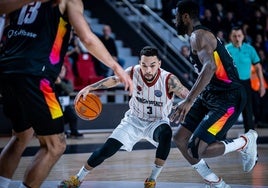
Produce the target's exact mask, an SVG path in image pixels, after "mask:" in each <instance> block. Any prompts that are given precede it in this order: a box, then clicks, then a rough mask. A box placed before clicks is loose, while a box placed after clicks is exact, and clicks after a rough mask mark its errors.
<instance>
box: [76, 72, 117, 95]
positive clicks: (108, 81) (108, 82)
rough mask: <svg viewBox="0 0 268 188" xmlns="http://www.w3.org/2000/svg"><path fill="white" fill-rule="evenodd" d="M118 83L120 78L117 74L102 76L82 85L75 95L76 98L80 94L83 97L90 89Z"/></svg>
mask: <svg viewBox="0 0 268 188" xmlns="http://www.w3.org/2000/svg"><path fill="white" fill-rule="evenodd" d="M119 83H120V80H119V78H118V77H117V76H110V77H107V78H104V79H102V80H100V81H98V82H96V83H94V84H91V85H88V86H86V87H84V88H83V89H82V90H81V91H79V93H78V94H77V96H76V99H79V98H80V96H83V98H85V97H86V95H87V94H88V93H90V92H91V91H95V90H99V89H108V88H112V87H115V86H117V85H119ZM76 99H75V100H76Z"/></svg>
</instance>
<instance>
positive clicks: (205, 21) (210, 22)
mask: <svg viewBox="0 0 268 188" xmlns="http://www.w3.org/2000/svg"><path fill="white" fill-rule="evenodd" d="M200 21H201V23H202V25H204V26H206V27H207V28H209V29H210V30H211V31H212V32H213V33H214V34H216V33H217V31H218V29H219V22H218V20H217V17H215V16H213V15H212V13H211V10H210V9H205V12H204V17H203V18H201V20H200Z"/></svg>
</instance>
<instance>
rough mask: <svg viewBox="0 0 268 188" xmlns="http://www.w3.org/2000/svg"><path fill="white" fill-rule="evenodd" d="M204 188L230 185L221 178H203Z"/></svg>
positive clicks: (225, 187) (229, 187) (221, 187)
mask: <svg viewBox="0 0 268 188" xmlns="http://www.w3.org/2000/svg"><path fill="white" fill-rule="evenodd" d="M205 188H231V186H230V185H228V184H226V183H225V182H224V181H223V179H222V178H220V179H219V181H217V182H212V181H208V180H205Z"/></svg>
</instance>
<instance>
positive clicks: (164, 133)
mask: <svg viewBox="0 0 268 188" xmlns="http://www.w3.org/2000/svg"><path fill="white" fill-rule="evenodd" d="M159 137H160V140H162V139H163V140H166V141H167V140H170V141H171V138H172V130H171V128H170V127H167V128H165V129H164V130H163V131H162V132H161V133H160V136H159Z"/></svg>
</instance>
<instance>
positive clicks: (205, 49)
mask: <svg viewBox="0 0 268 188" xmlns="http://www.w3.org/2000/svg"><path fill="white" fill-rule="evenodd" d="M190 40H191V41H190V42H191V47H192V50H193V53H195V54H197V55H198V58H199V60H200V62H201V63H202V65H203V67H202V70H201V72H200V74H199V76H198V78H197V79H196V82H195V83H194V85H193V87H192V88H191V90H190V92H189V94H188V95H187V96H186V98H185V99H184V100H183V101H181V102H180V103H178V104H177V105H176V106H174V109H175V110H174V111H173V113H172V114H171V115H170V120H171V122H172V121H176V122H175V123H180V122H183V121H184V119H185V116H186V114H187V113H188V112H189V110H190V108H191V106H192V104H193V102H194V100H195V99H196V97H197V96H198V95H199V94H200V93H201V92H202V91H203V90H204V88H205V87H206V86H207V85H208V83H209V82H210V80H211V78H212V77H213V75H214V73H215V71H216V68H217V67H216V64H215V60H214V55H213V52H214V50H215V49H216V45H217V40H216V38H215V37H214V35H213V34H212V33H210V32H208V31H202V30H201V31H196V33H194V34H192V36H191V38H190Z"/></svg>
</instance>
